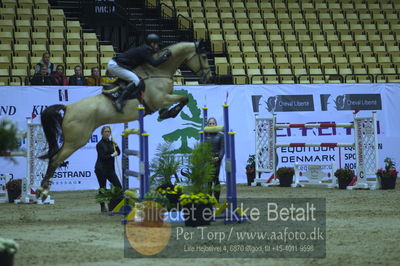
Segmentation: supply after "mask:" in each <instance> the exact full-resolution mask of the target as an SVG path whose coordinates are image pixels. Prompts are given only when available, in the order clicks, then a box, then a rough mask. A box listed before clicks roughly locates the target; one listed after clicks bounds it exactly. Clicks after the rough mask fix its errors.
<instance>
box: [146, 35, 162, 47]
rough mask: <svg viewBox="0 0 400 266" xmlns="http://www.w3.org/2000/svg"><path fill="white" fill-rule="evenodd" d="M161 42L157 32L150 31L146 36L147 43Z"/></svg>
mask: <svg viewBox="0 0 400 266" xmlns="http://www.w3.org/2000/svg"><path fill="white" fill-rule="evenodd" d="M159 42H160V37H158V35H157V34H155V33H150V34H149V35H147V37H146V44H148V45H150V43H159Z"/></svg>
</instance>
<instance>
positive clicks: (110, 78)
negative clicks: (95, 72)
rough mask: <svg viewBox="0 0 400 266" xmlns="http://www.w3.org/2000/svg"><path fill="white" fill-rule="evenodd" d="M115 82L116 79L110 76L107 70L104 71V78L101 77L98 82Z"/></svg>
mask: <svg viewBox="0 0 400 266" xmlns="http://www.w3.org/2000/svg"><path fill="white" fill-rule="evenodd" d="M116 80H117V77H115V76H113V75H111V73H110V72H109V71H108V70H107V71H106V76H105V77H101V80H100V82H101V83H113V82H114V81H116Z"/></svg>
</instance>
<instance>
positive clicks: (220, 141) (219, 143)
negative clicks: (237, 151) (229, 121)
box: [204, 117, 225, 201]
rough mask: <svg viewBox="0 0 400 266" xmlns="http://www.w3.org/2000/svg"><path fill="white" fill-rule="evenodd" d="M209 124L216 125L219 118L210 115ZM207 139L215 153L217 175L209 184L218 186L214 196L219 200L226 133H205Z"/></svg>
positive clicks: (209, 125) (210, 125)
mask: <svg viewBox="0 0 400 266" xmlns="http://www.w3.org/2000/svg"><path fill="white" fill-rule="evenodd" d="M207 126H208V127H215V126H217V119H215V118H214V117H210V118H209V119H208V120H207ZM204 136H205V141H208V142H209V143H210V144H211V147H212V153H213V161H214V167H215V176H214V179H213V181H212V182H210V183H209V186H210V187H212V185H213V183H214V189H215V188H216V187H217V186H218V187H217V189H216V190H214V197H215V198H216V199H217V201H219V195H220V188H219V184H220V182H219V170H220V168H221V162H222V158H223V157H224V154H225V148H224V134H222V133H220V132H215V133H211V132H208V133H205V134H204Z"/></svg>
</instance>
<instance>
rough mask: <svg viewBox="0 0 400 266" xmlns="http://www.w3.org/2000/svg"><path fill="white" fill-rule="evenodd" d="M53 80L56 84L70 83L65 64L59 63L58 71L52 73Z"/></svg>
mask: <svg viewBox="0 0 400 266" xmlns="http://www.w3.org/2000/svg"><path fill="white" fill-rule="evenodd" d="M51 82H52V84H53V85H56V86H65V85H68V79H67V77H66V76H65V75H64V66H62V65H57V68H56V71H55V72H53V73H52V74H51Z"/></svg>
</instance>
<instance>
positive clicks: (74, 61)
mask: <svg viewBox="0 0 400 266" xmlns="http://www.w3.org/2000/svg"><path fill="white" fill-rule="evenodd" d="M65 64H66V66H67V67H66V68H68V69H74V67H75V66H77V65H81V59H80V58H79V57H76V56H73V57H69V56H67V57H66V58H65Z"/></svg>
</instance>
